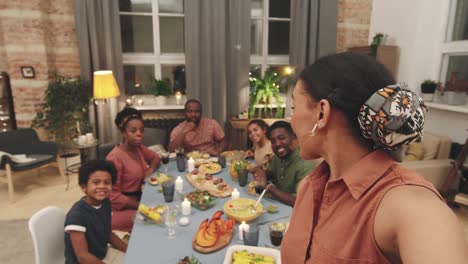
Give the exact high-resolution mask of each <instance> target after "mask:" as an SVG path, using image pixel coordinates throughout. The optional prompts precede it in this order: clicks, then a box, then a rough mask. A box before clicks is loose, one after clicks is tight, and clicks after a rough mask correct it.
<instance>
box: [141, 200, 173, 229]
mask: <svg viewBox="0 0 468 264" xmlns="http://www.w3.org/2000/svg"><path fill="white" fill-rule="evenodd" d="M168 208H169V207H168V206H167V205H157V206H155V207H149V206H147V205H145V204H142V203H140V205H139V206H138V212H140V214H141V215H142V216H144V217H145V218H146V219H149V220H152V221H153V222H156V223H158V224H160V223H162V217H161V216H162V215H163V214H164V213H165V212H166V211H167V209H168Z"/></svg>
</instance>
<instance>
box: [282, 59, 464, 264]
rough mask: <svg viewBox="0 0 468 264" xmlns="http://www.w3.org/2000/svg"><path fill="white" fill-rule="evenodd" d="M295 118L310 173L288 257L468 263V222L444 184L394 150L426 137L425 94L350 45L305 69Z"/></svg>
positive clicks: (291, 263)
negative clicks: (401, 160) (312, 165)
mask: <svg viewBox="0 0 468 264" xmlns="http://www.w3.org/2000/svg"><path fill="white" fill-rule="evenodd" d="M293 98H294V108H295V111H294V115H293V116H292V127H293V129H294V131H295V133H296V134H297V138H298V141H299V144H300V149H301V156H302V158H304V159H316V158H320V157H323V158H324V161H323V163H322V164H320V165H319V166H318V167H317V168H316V169H315V170H314V171H312V172H311V174H310V175H308V176H307V177H306V178H304V180H303V181H302V183H301V185H300V187H299V191H298V194H297V198H296V203H295V205H294V209H293V213H292V216H291V221H290V226H289V228H288V231H287V232H286V234H285V237H284V239H283V242H282V245H281V258H282V262H283V263H288V264H296V263H348V264H351V263H353V264H354V263H451V264H453V263H460V264H462V263H468V250H467V244H466V241H465V238H464V232H463V228H462V227H461V225H460V223H459V222H458V220H457V218H456V216H455V215H454V213H453V212H452V211H451V210H450V208H449V207H448V206H447V205H446V204H445V203H444V200H443V199H442V197H441V196H440V195H439V193H438V192H437V191H436V190H435V189H434V187H433V186H432V185H431V184H430V183H429V182H427V181H425V180H424V179H423V178H422V177H421V176H420V175H418V174H416V173H414V172H412V171H410V170H407V169H405V168H403V167H401V166H400V165H398V164H397V163H396V162H395V161H394V160H393V159H392V157H391V156H390V155H389V154H388V152H389V151H392V150H395V149H398V148H399V147H401V146H402V145H404V144H407V143H410V142H414V141H417V140H420V138H421V135H422V129H423V124H424V115H425V112H426V109H425V106H424V103H423V102H422V100H421V99H420V98H419V97H418V96H417V95H416V94H414V93H413V92H411V91H409V90H406V89H404V86H403V85H394V80H393V78H392V77H391V75H390V74H389V73H388V71H387V70H386V69H385V68H384V67H383V66H382V65H380V64H378V63H377V62H376V61H375V60H374V59H373V58H371V57H368V56H364V55H358V54H353V53H348V52H347V53H340V54H336V55H330V56H327V57H324V58H321V59H319V60H317V61H316V62H315V63H314V64H312V65H310V66H308V67H307V68H306V69H305V70H304V71H303V72H302V73H301V74H300V76H299V80H298V82H297V84H296V87H295V89H294V93H293Z"/></svg>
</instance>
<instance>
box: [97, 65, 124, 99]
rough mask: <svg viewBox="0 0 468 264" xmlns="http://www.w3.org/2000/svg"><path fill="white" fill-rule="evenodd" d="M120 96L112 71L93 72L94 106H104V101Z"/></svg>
mask: <svg viewBox="0 0 468 264" xmlns="http://www.w3.org/2000/svg"><path fill="white" fill-rule="evenodd" d="M119 95H120V92H119V86H118V85H117V82H116V81H115V78H114V74H113V73H112V71H95V72H94V78H93V99H94V102H95V103H96V104H101V103H102V104H105V103H106V99H108V98H112V97H117V96H119Z"/></svg>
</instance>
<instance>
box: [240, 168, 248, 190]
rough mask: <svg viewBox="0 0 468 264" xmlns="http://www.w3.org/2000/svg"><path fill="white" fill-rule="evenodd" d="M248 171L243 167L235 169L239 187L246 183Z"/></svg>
mask: <svg viewBox="0 0 468 264" xmlns="http://www.w3.org/2000/svg"><path fill="white" fill-rule="evenodd" d="M248 173H249V172H248V171H247V170H245V169H243V170H237V175H238V177H239V185H240V186H241V187H244V186H245V185H246V184H247V177H248V175H249V174H248Z"/></svg>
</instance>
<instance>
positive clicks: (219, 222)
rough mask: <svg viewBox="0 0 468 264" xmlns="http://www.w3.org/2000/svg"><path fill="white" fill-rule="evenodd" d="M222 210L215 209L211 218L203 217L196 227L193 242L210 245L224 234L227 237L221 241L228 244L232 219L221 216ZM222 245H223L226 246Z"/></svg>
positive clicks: (205, 245) (232, 224)
mask: <svg viewBox="0 0 468 264" xmlns="http://www.w3.org/2000/svg"><path fill="white" fill-rule="evenodd" d="M222 215H223V211H216V212H215V213H214V214H213V216H212V217H211V219H205V220H204V221H203V222H201V224H200V226H199V227H198V231H197V234H196V235H195V239H194V242H195V244H196V245H198V246H200V247H204V248H207V247H212V246H214V245H215V244H216V242H218V240H219V239H220V238H221V237H222V236H224V235H226V236H229V239H226V240H225V241H223V242H224V243H225V244H226V245H227V244H229V242H230V241H231V238H232V231H233V227H234V220H232V219H230V218H229V219H227V220H224V219H223V218H221V216H222ZM226 245H224V246H226Z"/></svg>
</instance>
